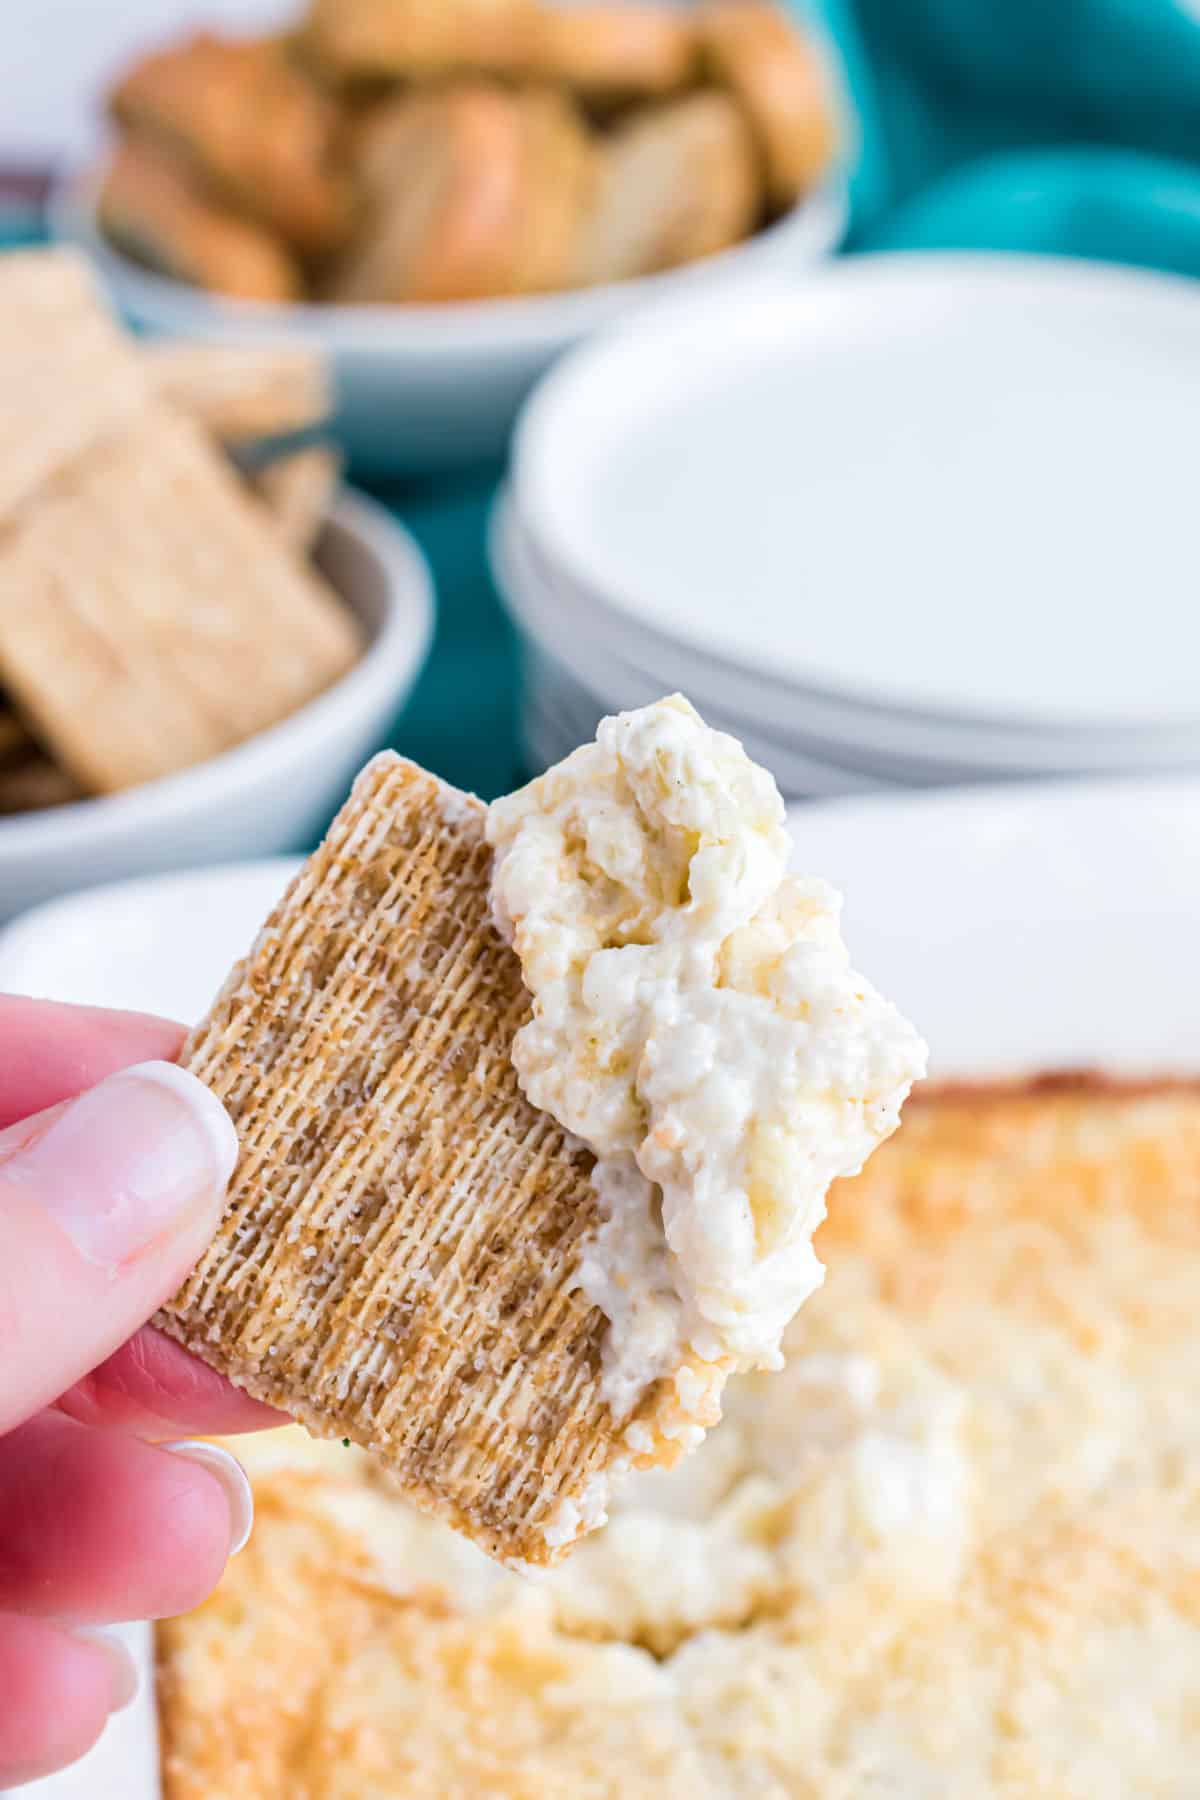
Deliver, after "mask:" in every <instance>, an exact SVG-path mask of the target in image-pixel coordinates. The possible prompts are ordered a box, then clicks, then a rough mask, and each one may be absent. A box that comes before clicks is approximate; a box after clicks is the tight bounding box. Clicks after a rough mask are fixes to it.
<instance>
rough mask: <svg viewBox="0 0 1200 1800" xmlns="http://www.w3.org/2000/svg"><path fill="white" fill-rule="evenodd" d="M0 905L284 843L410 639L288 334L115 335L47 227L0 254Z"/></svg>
mask: <svg viewBox="0 0 1200 1800" xmlns="http://www.w3.org/2000/svg"><path fill="white" fill-rule="evenodd" d="M0 389H2V390H3V392H4V394H5V407H6V414H5V417H6V426H7V427H8V429H6V432H5V447H4V449H3V453H2V454H0V519H2V521H3V532H2V534H0V918H4V917H8V916H11V915H12V914H13V913H16V912H19V911H20V910H22V909H23V908H24V907H26V906H30V905H33V904H34V903H35V902H37V901H40V900H44V899H47V898H49V897H51V896H53V895H55V894H58V893H61V892H63V891H65V890H67V889H70V888H75V887H81V886H84V885H87V884H90V883H93V882H96V881H106V880H111V879H116V878H118V877H121V876H125V875H130V874H140V873H147V872H151V871H156V870H160V869H170V868H180V867H185V866H188V865H191V864H195V863H200V862H209V861H212V860H214V859H215V860H218V861H221V860H227V859H232V858H237V857H244V856H246V855H248V854H254V855H261V854H266V853H271V852H276V851H282V850H289V849H295V848H299V847H302V846H304V845H306V844H307V843H309V842H311V841H312V839H313V838H314V837H315V836H316V835H317V834H318V833H319V832H320V830H321V829H322V828H323V827H324V825H325V824H326V822H327V820H328V818H329V815H330V814H331V813H332V811H333V809H334V807H335V806H336V804H337V802H338V800H339V799H340V798H341V796H342V794H343V792H344V789H345V787H346V784H347V782H348V780H349V778H350V776H351V775H352V774H353V772H354V771H355V770H356V769H357V768H358V766H359V765H360V763H361V762H362V760H363V758H364V757H365V756H366V755H368V754H369V753H370V752H371V751H372V750H373V749H376V748H377V747H378V746H379V745H380V744H381V743H382V742H384V741H385V740H386V738H387V736H388V733H389V731H390V729H391V727H392V725H393V723H394V721H395V719H396V717H397V716H398V714H399V711H400V709H401V707H402V706H403V703H404V701H405V699H406V697H407V695H408V692H409V690H410V689H411V687H412V684H413V682H414V681H415V679H416V676H417V674H418V672H419V670H420V668H421V665H422V663H423V661H424V658H425V653H426V650H427V648H428V644H429V639H430V633H431V627H432V618H433V600H432V591H431V584H430V580H429V575H428V571H427V569H426V567H425V564H424V561H423V559H422V557H421V553H420V551H419V550H418V549H417V546H416V545H415V544H414V543H413V541H412V540H411V539H410V538H409V537H408V535H407V534H406V533H405V532H404V531H402V530H401V528H400V527H399V526H398V525H396V524H395V523H394V522H393V521H392V519H391V518H390V517H389V515H388V514H387V513H385V512H384V511H382V509H380V508H378V507H376V506H373V505H372V504H371V503H370V502H368V501H367V500H365V499H363V498H362V497H361V496H358V495H355V494H353V493H351V492H349V491H346V490H343V489H341V488H340V486H339V482H338V472H339V465H338V459H337V457H336V455H335V454H334V453H333V452H331V451H330V449H329V448H328V447H327V446H326V445H325V444H324V443H322V442H320V441H319V440H318V439H314V438H313V437H312V435H311V434H312V432H313V431H314V430H316V429H319V428H320V426H321V423H322V421H323V420H324V418H325V416H326V415H327V413H328V409H329V383H328V378H327V375H326V372H325V370H324V367H323V365H322V363H321V361H320V360H319V359H318V358H316V357H315V356H314V355H313V352H312V351H311V349H309V348H306V347H305V346H303V345H286V344H283V343H280V344H276V345H274V346H271V347H262V348H244V349H241V350H235V349H232V348H230V347H229V346H226V345H215V346H214V345H211V344H201V343H196V344H188V343H184V342H182V341H180V340H172V341H171V342H169V343H166V342H164V343H157V344H147V343H142V342H140V341H139V340H136V339H134V338H132V337H129V336H127V335H126V333H125V332H124V331H123V330H122V329H121V327H120V326H119V324H118V323H117V321H116V319H115V318H114V317H113V315H112V313H111V311H110V310H109V308H108V306H107V304H106V302H105V301H104V299H103V298H102V296H101V292H100V289H99V287H98V286H97V284H96V282H95V280H94V277H93V275H92V272H91V271H90V269H89V267H88V265H87V263H86V262H85V261H84V259H83V258H81V257H79V256H77V255H76V254H75V253H74V252H72V251H67V250H57V251H36V250H34V251H19V252H12V253H9V254H8V255H4V256H0Z"/></svg>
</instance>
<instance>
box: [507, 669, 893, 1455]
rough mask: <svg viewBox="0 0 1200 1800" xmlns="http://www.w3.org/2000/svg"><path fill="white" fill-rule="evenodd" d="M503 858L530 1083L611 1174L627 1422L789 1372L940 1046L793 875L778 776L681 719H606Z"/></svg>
mask: <svg viewBox="0 0 1200 1800" xmlns="http://www.w3.org/2000/svg"><path fill="white" fill-rule="evenodd" d="M488 837H489V841H490V843H491V844H492V847H493V850H494V852H495V866H494V872H493V877H492V906H493V913H494V917H495V921H496V924H497V927H498V929H499V930H500V932H501V933H502V935H503V936H504V937H505V939H506V940H507V941H508V942H509V943H510V944H511V945H512V946H513V948H514V949H515V951H516V953H517V955H518V957H519V958H520V962H521V967H522V971H523V974H524V979H525V983H526V986H527V987H528V988H529V991H530V994H531V995H532V998H533V1016H532V1018H531V1020H530V1021H529V1023H528V1024H527V1025H525V1026H524V1027H523V1028H522V1030H521V1031H519V1032H518V1034H517V1036H516V1039H515V1041H514V1044H513V1052H512V1054H513V1063H514V1065H515V1068H516V1071H517V1074H518V1077H519V1079H520V1082H521V1086H522V1088H523V1089H524V1092H525V1094H526V1095H527V1097H528V1098H529V1100H530V1101H531V1102H532V1104H533V1105H534V1106H537V1107H539V1108H541V1109H542V1110H543V1111H545V1112H548V1113H550V1114H552V1115H553V1116H554V1117H555V1118H556V1119H557V1120H558V1121H559V1122H560V1124H562V1125H563V1126H564V1127H565V1128H566V1129H567V1130H568V1131H570V1132H572V1133H573V1134H574V1135H575V1136H576V1137H578V1138H580V1139H581V1140H582V1141H583V1142H584V1143H585V1144H587V1146H588V1147H589V1148H590V1149H591V1150H592V1151H593V1152H594V1153H595V1156H596V1159H597V1160H596V1171H595V1178H594V1179H595V1186H596V1191H597V1195H598V1198H599V1202H600V1224H599V1226H598V1228H597V1230H596V1231H595V1232H594V1233H593V1235H592V1238H591V1240H590V1242H589V1244H588V1246H587V1248H586V1250H585V1253H584V1255H583V1258H582V1260H581V1264H580V1270H579V1283H580V1286H581V1287H582V1289H583V1291H584V1292H585V1294H586V1295H587V1297H588V1299H589V1300H591V1301H592V1302H593V1303H594V1304H595V1305H596V1306H598V1307H600V1308H601V1310H602V1311H603V1312H604V1313H605V1314H606V1316H607V1317H608V1318H609V1319H610V1320H611V1322H612V1328H611V1330H610V1332H609V1333H608V1337H607V1341H606V1345H605V1363H604V1384H605V1397H606V1399H607V1400H608V1402H609V1404H610V1406H611V1408H612V1410H613V1412H614V1414H615V1415H616V1416H617V1418H618V1419H620V1418H623V1417H625V1416H627V1415H628V1414H629V1413H630V1412H631V1411H632V1410H633V1408H634V1407H635V1405H636V1404H637V1401H638V1399H639V1397H640V1396H641V1395H642V1393H644V1391H645V1389H646V1388H647V1387H648V1385H649V1384H650V1383H651V1382H652V1381H654V1380H656V1379H658V1378H659V1377H661V1376H663V1375H666V1374H676V1373H677V1372H678V1371H679V1370H680V1364H681V1360H682V1358H683V1356H684V1354H685V1353H686V1352H691V1353H692V1354H694V1355H695V1356H698V1357H699V1358H700V1359H701V1360H703V1361H706V1362H712V1361H716V1360H718V1359H726V1360H727V1361H728V1363H729V1364H730V1365H731V1366H732V1367H733V1368H736V1369H747V1368H754V1367H760V1368H771V1367H778V1366H779V1364H780V1361H781V1356H780V1349H779V1345H780V1339H781V1337H782V1334H783V1331H784V1329H785V1327H786V1325H787V1324H788V1321H789V1320H790V1319H791V1317H792V1316H793V1314H794V1313H795V1311H796V1309H797V1308H798V1307H799V1306H800V1305H801V1304H802V1303H803V1301H804V1300H805V1299H807V1297H808V1296H809V1294H811V1293H812V1291H813V1290H814V1288H816V1287H818V1286H819V1285H820V1282H821V1280H822V1276H823V1270H822V1267H821V1264H820V1263H819V1262H818V1260H817V1257H816V1254H815V1252H814V1250H813V1245H812V1238H813V1233H814V1232H815V1230H816V1228H817V1226H818V1225H819V1224H820V1222H821V1220H822V1219H823V1218H824V1216H825V1195H826V1192H827V1190H828V1188H829V1186H830V1183H831V1182H833V1181H834V1180H836V1179H838V1178H839V1177H842V1176H847V1175H853V1174H856V1173H857V1172H858V1170H859V1169H860V1168H861V1167H862V1165H863V1163H864V1162H865V1161H866V1159H867V1157H868V1156H869V1155H870V1154H871V1152H872V1150H873V1149H874V1148H875V1147H876V1145H877V1144H879V1143H881V1142H882V1141H883V1139H884V1138H886V1137H888V1136H889V1135H890V1134H891V1133H892V1132H893V1131H894V1130H895V1128H896V1126H897V1125H898V1123H899V1119H900V1107H901V1105H902V1103H903V1101H904V1100H905V1098H906V1096H907V1094H908V1092H909V1089H910V1087H911V1085H912V1083H913V1081H914V1080H917V1079H919V1077H920V1076H921V1075H923V1074H924V1072H925V1062H926V1051H925V1046H924V1044H923V1043H922V1042H921V1039H920V1038H919V1037H918V1035H917V1033H916V1032H915V1031H914V1030H913V1028H912V1026H911V1025H909V1024H908V1023H907V1021H906V1020H905V1019H904V1018H903V1017H902V1016H901V1015H900V1013H899V1012H897V1010H896V1009H895V1007H893V1006H892V1005H890V1004H889V1002H888V1001H886V1000H884V999H883V998H882V997H881V996H880V995H879V994H878V993H877V992H876V991H875V989H874V988H873V987H872V986H871V985H870V983H869V982H867V981H865V980H864V979H863V978H862V977H861V976H860V975H858V974H857V973H856V972H855V971H854V969H853V968H852V967H851V964H850V959H849V955H848V953H847V950H846V947H845V945H844V943H843V942H842V938H841V934H840V930H839V913H840V905H841V902H840V899H839V896H838V895H837V894H836V893H835V892H834V890H833V889H832V888H830V887H829V886H828V885H827V884H826V883H825V882H823V881H819V880H815V879H812V878H809V877H802V876H796V875H791V874H789V873H788V864H789V861H790V859H791V854H792V842H791V838H790V836H789V833H788V831H787V828H786V825H785V822H784V809H783V802H782V800H781V799H780V796H779V792H778V790H777V788H776V786H775V783H774V781H773V780H772V778H771V776H770V775H768V774H767V772H766V771H765V770H763V769H760V768H759V767H757V766H756V764H754V763H753V762H751V760H750V758H749V757H748V756H747V755H746V753H745V751H744V750H743V749H742V747H741V745H740V744H739V743H738V742H737V741H736V739H734V738H731V737H728V736H726V735H725V734H724V733H723V732H719V731H713V730H710V729H709V727H708V726H706V725H705V724H704V722H703V720H702V719H701V718H700V717H699V715H698V714H697V713H696V712H695V711H694V709H693V708H692V707H691V706H690V705H689V704H688V702H687V701H686V700H684V699H683V698H682V697H681V696H679V695H675V696H672V697H671V698H669V699H666V700H661V701H659V702H657V703H656V704H655V705H652V706H646V707H642V708H640V709H639V710H637V711H635V712H629V713H622V714H620V715H618V716H617V717H615V718H609V719H605V720H604V721H603V722H602V723H601V725H600V727H599V730H598V732H597V736H596V742H595V743H594V744H588V745H585V746H584V747H583V748H581V749H579V750H577V751H575V752H574V754H573V755H571V756H569V757H567V758H566V760H565V761H564V762H562V763H560V764H559V765H558V766H557V767H555V768H553V769H550V770H549V771H548V772H547V773H546V774H545V775H543V776H541V777H540V778H539V779H538V780H536V781H534V782H531V783H530V784H529V786H527V787H525V788H523V789H521V790H520V792H518V793H516V794H511V795H509V796H507V797H506V798H504V799H502V800H498V801H496V802H495V803H494V804H493V806H492V807H491V809H490V815H489V821H488Z"/></svg>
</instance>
